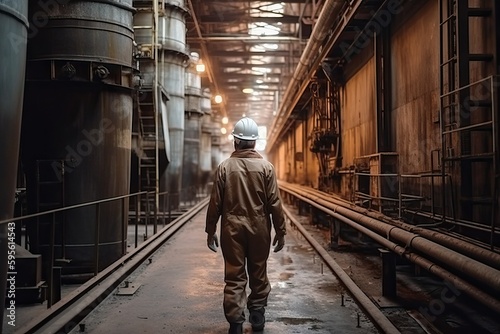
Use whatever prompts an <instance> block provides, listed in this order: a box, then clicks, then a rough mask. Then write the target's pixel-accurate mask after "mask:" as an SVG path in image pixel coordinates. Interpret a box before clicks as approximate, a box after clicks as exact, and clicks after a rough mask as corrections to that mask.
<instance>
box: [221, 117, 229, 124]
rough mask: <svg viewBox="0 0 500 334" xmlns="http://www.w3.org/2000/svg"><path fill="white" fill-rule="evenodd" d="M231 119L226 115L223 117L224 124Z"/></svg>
mask: <svg viewBox="0 0 500 334" xmlns="http://www.w3.org/2000/svg"><path fill="white" fill-rule="evenodd" d="M228 122H229V120H228V119H227V117H226V116H224V117H222V124H227V123H228Z"/></svg>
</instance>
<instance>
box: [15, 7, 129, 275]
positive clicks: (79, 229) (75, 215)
mask: <svg viewBox="0 0 500 334" xmlns="http://www.w3.org/2000/svg"><path fill="white" fill-rule="evenodd" d="M64 3H65V4H61V2H59V1H54V2H52V4H51V6H46V5H45V3H44V2H42V1H30V3H29V18H30V19H31V20H32V21H31V22H30V27H31V30H32V32H31V36H30V40H29V43H28V63H27V72H26V73H27V74H26V93H25V103H24V116H23V125H22V161H23V167H24V171H25V173H26V179H27V194H28V208H29V210H30V211H31V212H35V211H44V210H46V209H51V208H53V207H59V206H69V205H75V204H79V203H84V202H89V201H96V200H100V199H105V198H110V197H115V196H120V195H126V194H128V193H129V178H130V156H131V126H132V105H133V101H132V94H131V87H132V48H133V29H132V16H133V8H132V0H107V1H97V0H96V1H64ZM49 185H50V187H49ZM38 194H39V195H38ZM127 203H128V201H125V200H124V201H116V202H111V203H105V204H102V205H101V206H100V207H99V209H98V210H97V208H96V207H95V206H92V207H86V208H82V209H77V210H72V211H68V212H67V213H65V215H64V216H57V226H56V235H55V237H56V245H55V256H56V258H65V259H68V260H70V262H69V263H68V264H67V265H66V266H65V267H64V268H63V271H65V272H66V273H88V272H93V270H94V259H95V257H96V255H98V258H99V261H98V264H99V268H98V269H99V270H102V269H103V268H105V267H106V266H108V265H109V264H111V263H112V262H114V261H116V260H117V259H119V258H120V257H121V256H122V255H123V254H124V253H125V252H126V237H127V233H126V228H127V220H128V217H127V213H128V207H127ZM47 220H49V221H50V217H48V219H41V220H40V221H39V222H38V223H37V224H31V225H30V226H29V227H28V235H29V238H30V245H32V248H33V249H32V251H34V252H39V253H41V254H42V257H43V259H44V261H45V263H46V262H47V261H48V259H47V254H48V244H49V240H50V235H49V226H50V225H49V224H50V223H49V222H48V221H47ZM97 221H99V223H100V226H99V227H98V230H96V228H97V227H96V224H97ZM36 225H38V226H36ZM96 234H98V237H99V240H98V253H97V254H96V252H95V251H96V249H95V248H94V242H95V235H96ZM63 273H64V272H63Z"/></svg>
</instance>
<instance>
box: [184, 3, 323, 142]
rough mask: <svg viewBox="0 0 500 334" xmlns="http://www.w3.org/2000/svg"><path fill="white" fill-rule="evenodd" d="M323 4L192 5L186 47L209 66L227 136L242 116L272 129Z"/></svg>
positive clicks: (207, 81) (207, 79)
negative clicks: (224, 119) (220, 99)
mask: <svg viewBox="0 0 500 334" xmlns="http://www.w3.org/2000/svg"><path fill="white" fill-rule="evenodd" d="M321 2H322V1H321V0H320V1H318V0H312V1H308V0H302V1H300V0H287V1H279V2H278V1H241V0H232V1H228V0H225V1H224V0H215V1H209V0H187V4H186V5H187V7H188V10H189V12H190V16H189V17H188V18H187V22H186V25H187V40H186V43H187V45H188V46H189V48H190V50H191V51H195V52H198V53H199V54H200V57H201V60H202V62H203V63H204V64H205V66H206V72H205V74H203V75H202V85H203V87H209V88H210V90H211V93H212V96H215V95H217V94H220V95H221V96H222V98H223V102H222V103H220V104H214V103H212V106H213V108H214V111H215V112H217V113H219V114H220V115H221V116H222V117H224V116H227V118H228V124H227V130H228V132H230V129H232V127H233V125H234V124H235V123H236V122H237V121H238V120H239V119H240V118H241V117H243V116H248V117H251V118H253V119H254V120H255V121H256V122H257V123H258V124H259V125H265V126H268V127H269V126H271V124H272V122H273V119H274V117H275V116H276V113H277V111H278V106H279V103H280V101H279V99H280V98H281V97H282V95H283V92H284V90H285V89H286V88H287V85H288V83H289V81H290V78H291V75H292V74H293V71H294V70H295V68H296V66H297V64H298V61H299V59H300V56H301V54H302V52H303V50H304V47H305V45H306V43H307V39H308V37H309V35H310V32H311V30H312V22H313V21H314V17H315V16H316V15H317V13H319V11H320V9H321V4H320V3H321Z"/></svg>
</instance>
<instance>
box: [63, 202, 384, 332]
mask: <svg viewBox="0 0 500 334" xmlns="http://www.w3.org/2000/svg"><path fill="white" fill-rule="evenodd" d="M204 222H205V211H202V213H200V214H199V215H198V216H196V217H195V218H194V219H193V220H192V221H191V222H189V223H188V224H187V225H186V226H185V227H184V228H183V229H182V230H181V231H180V232H179V233H178V235H176V236H175V237H174V238H172V239H170V240H169V241H168V242H167V244H166V245H164V246H162V248H160V250H159V251H158V252H157V253H155V254H154V256H153V257H152V261H151V263H149V261H146V262H145V263H144V264H143V265H142V266H141V267H140V268H139V269H137V270H136V271H135V272H134V273H133V274H132V275H131V276H130V277H129V279H128V280H129V281H130V285H131V286H134V287H139V288H138V290H137V291H136V292H135V294H133V295H130V296H122V295H118V294H116V292H117V291H123V289H117V291H115V293H113V294H112V295H110V296H109V297H108V298H107V299H106V300H105V301H104V302H103V303H102V304H101V305H100V306H99V307H98V308H97V309H96V310H95V311H94V312H92V313H91V314H89V316H87V318H85V319H84V320H83V321H82V322H81V323H80V326H77V327H76V328H75V329H74V330H73V332H72V333H81V332H82V331H83V332H85V333H207V334H208V333H227V330H228V323H227V322H226V320H225V318H224V314H223V310H222V294H223V287H224V277H223V259H222V254H221V252H220V250H219V251H218V252H217V253H213V252H211V251H210V250H209V249H208V248H207V247H206V235H205V233H204ZM268 274H269V279H270V281H271V284H272V291H271V295H270V298H269V305H268V307H267V310H266V319H267V322H266V327H265V329H264V333H274V334H281V333H287V334H289V333H310V332H314V333H318V334H321V333H377V332H378V331H377V330H376V328H375V327H374V326H373V325H372V324H371V323H370V321H369V320H368V319H367V318H366V316H365V315H364V314H363V313H362V312H361V311H360V310H359V308H358V307H357V305H356V304H355V303H354V302H353V300H352V299H351V298H350V297H349V296H348V295H346V294H344V296H343V297H342V295H343V288H342V287H341V286H340V284H339V282H338V281H337V279H336V278H335V277H334V276H333V275H332V274H331V273H330V271H329V269H328V268H327V267H326V266H324V265H323V264H322V263H321V261H320V260H319V258H318V256H316V255H315V253H314V252H313V251H312V249H311V248H310V246H309V245H308V244H307V242H306V241H305V240H304V239H303V238H301V237H300V236H299V235H298V234H297V232H295V231H293V230H292V229H291V228H289V234H288V236H287V239H286V246H285V248H284V249H283V250H282V251H281V252H279V253H271V255H270V258H269V266H268ZM342 300H343V303H344V306H342ZM247 317H248V313H247ZM358 324H359V325H358ZM83 326H84V328H85V329H84V330H83V328H82V327H83ZM244 332H245V333H247V334H248V333H252V329H251V325H250V324H249V323H248V322H246V323H245V324H244Z"/></svg>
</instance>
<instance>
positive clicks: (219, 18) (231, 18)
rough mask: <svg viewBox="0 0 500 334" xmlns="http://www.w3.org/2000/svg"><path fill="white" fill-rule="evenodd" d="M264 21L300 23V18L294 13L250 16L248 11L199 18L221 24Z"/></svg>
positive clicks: (199, 21)
mask: <svg viewBox="0 0 500 334" xmlns="http://www.w3.org/2000/svg"><path fill="white" fill-rule="evenodd" d="M255 22H263V23H267V24H277V23H282V24H293V23H299V22H300V18H299V17H298V16H293V15H284V16H280V17H269V16H263V17H258V16H249V15H248V13H246V12H242V13H241V14H229V15H228V14H225V15H205V16H201V17H200V18H198V23H199V24H220V23H238V24H239V23H255Z"/></svg>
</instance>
